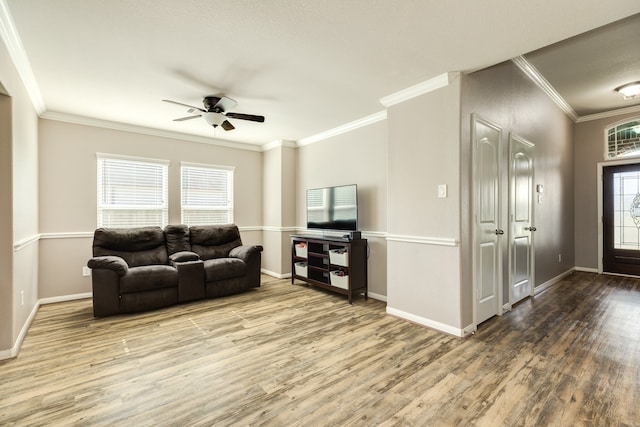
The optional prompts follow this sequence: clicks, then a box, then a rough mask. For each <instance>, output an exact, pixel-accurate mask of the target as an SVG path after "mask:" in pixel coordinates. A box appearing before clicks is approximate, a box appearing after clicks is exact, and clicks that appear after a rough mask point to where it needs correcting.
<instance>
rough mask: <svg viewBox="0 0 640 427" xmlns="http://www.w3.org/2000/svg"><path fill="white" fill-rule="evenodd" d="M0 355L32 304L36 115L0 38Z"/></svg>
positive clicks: (10, 346) (14, 345)
mask: <svg viewBox="0 0 640 427" xmlns="http://www.w3.org/2000/svg"><path fill="white" fill-rule="evenodd" d="M0 93H2V94H1V95H0V127H1V130H0V236H2V237H1V238H0V359H5V358H9V357H14V356H16V355H17V353H18V350H19V347H20V345H21V343H22V339H23V338H24V336H25V334H26V332H27V328H28V326H29V323H30V319H31V317H32V316H33V314H34V313H35V309H36V308H37V303H38V288H37V286H38V269H37V265H38V240H37V235H38V191H39V189H38V139H37V137H38V124H37V123H38V122H37V121H38V116H37V114H36V112H35V110H34V108H33V106H32V103H31V99H30V98H29V95H28V94H27V90H26V88H25V86H24V83H23V82H22V80H21V78H20V76H19V74H18V72H17V70H16V68H15V66H14V65H13V61H12V59H11V57H10V55H9V53H8V51H7V49H6V46H5V44H4V43H0Z"/></svg>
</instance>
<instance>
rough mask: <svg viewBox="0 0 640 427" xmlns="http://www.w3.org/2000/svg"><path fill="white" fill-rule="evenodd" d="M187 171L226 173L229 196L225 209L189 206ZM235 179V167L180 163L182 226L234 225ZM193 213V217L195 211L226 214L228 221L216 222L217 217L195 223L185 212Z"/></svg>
mask: <svg viewBox="0 0 640 427" xmlns="http://www.w3.org/2000/svg"><path fill="white" fill-rule="evenodd" d="M185 170H199V171H201V172H202V171H207V170H208V171H214V172H215V173H216V174H219V173H221V172H222V173H224V174H225V176H226V183H225V186H226V190H225V191H226V195H227V204H226V206H224V207H221V206H203V205H188V204H185V198H186V197H188V195H187V193H186V190H187V189H185V174H184V173H185ZM234 179H235V167H233V166H223V165H212V164H203V163H192V162H181V163H180V221H181V223H182V224H186V225H189V226H192V225H208V224H232V223H234V221H235V218H234V216H235V208H234V194H233V193H234ZM189 211H191V212H192V217H195V216H196V215H195V214H193V212H195V211H201V212H202V211H205V212H206V211H210V212H216V213H220V212H225V213H226V219H225V220H224V221H220V220H216V218H215V216H214V217H211V218H208V219H205V220H201V221H195V222H193V220H192V219H190V218H188V217H189V214H188V213H187V214H186V215H185V212H189Z"/></svg>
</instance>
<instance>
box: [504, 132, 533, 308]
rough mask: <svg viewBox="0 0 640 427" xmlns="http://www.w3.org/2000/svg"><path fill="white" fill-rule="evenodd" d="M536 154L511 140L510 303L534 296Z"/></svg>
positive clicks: (521, 141) (528, 145)
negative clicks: (534, 158) (534, 159)
mask: <svg viewBox="0 0 640 427" xmlns="http://www.w3.org/2000/svg"><path fill="white" fill-rule="evenodd" d="M533 153H534V145H533V144H532V143H530V142H528V141H525V140H524V139H522V138H520V137H518V136H516V135H513V134H512V135H511V137H510V138H509V159H510V164H509V222H510V224H511V227H510V233H509V282H510V283H509V288H510V289H509V292H510V297H509V302H510V303H511V304H515V303H517V302H518V301H520V300H522V299H524V298H526V297H528V296H530V295H533V283H534V281H533V260H534V256H533V237H534V232H535V231H536V227H535V226H534V222H533V206H534V189H533V172H534V168H533V167H534V164H533Z"/></svg>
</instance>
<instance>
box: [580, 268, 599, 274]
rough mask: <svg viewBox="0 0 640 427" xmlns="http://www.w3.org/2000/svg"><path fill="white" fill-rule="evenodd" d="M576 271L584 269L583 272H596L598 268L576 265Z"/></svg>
mask: <svg viewBox="0 0 640 427" xmlns="http://www.w3.org/2000/svg"><path fill="white" fill-rule="evenodd" d="M575 270H576V271H584V272H585V273H596V274H597V273H598V269H597V268H590V267H576V268H575Z"/></svg>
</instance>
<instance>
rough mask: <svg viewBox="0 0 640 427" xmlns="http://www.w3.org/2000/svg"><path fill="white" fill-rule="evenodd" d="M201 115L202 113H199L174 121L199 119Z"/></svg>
mask: <svg viewBox="0 0 640 427" xmlns="http://www.w3.org/2000/svg"><path fill="white" fill-rule="evenodd" d="M199 117H202V115H201V114H198V115H197V116H187V117H181V118H179V119H173V121H174V122H184V121H185V120H191V119H197V118H199Z"/></svg>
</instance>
